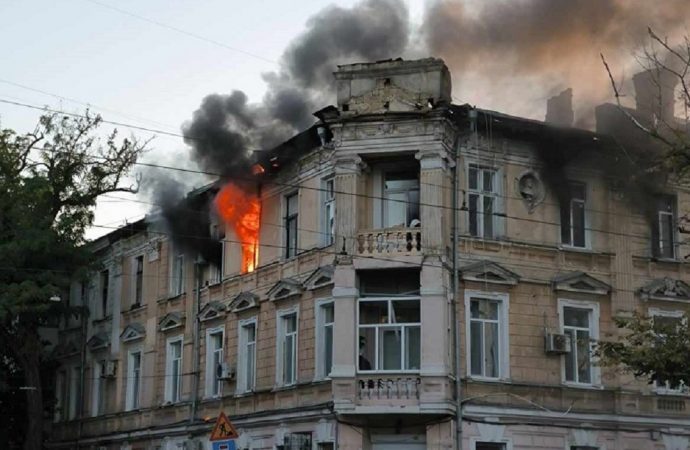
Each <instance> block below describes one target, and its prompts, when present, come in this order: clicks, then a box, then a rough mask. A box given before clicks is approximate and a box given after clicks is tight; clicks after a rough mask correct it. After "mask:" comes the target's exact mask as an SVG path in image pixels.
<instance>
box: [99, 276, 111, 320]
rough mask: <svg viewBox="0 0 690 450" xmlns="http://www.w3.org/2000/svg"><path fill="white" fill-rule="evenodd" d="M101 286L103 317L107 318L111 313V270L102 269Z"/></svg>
mask: <svg viewBox="0 0 690 450" xmlns="http://www.w3.org/2000/svg"><path fill="white" fill-rule="evenodd" d="M99 284H100V287H101V317H103V318H105V317H107V316H108V314H110V301H109V299H108V297H109V296H108V288H109V287H110V272H109V271H108V270H101V273H100V277H99Z"/></svg>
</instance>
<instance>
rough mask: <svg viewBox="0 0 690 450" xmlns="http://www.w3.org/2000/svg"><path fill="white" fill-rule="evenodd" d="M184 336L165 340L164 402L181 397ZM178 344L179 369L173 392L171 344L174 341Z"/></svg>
mask: <svg viewBox="0 0 690 450" xmlns="http://www.w3.org/2000/svg"><path fill="white" fill-rule="evenodd" d="M183 338H184V336H182V335H180V336H174V337H171V338H168V339H167V340H166V342H165V402H166V403H177V402H179V401H181V399H182V382H183V380H184V378H183V376H182V370H183V368H184V339H183ZM178 342H179V344H180V358H179V366H180V367H179V369H178V378H179V379H178V381H177V392H173V384H174V380H173V364H174V361H173V360H172V348H173V347H172V346H173V345H174V344H176V343H178Z"/></svg>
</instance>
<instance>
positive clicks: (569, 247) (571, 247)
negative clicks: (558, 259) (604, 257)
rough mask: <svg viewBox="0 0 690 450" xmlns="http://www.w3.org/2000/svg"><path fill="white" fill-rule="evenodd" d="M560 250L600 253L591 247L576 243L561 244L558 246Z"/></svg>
mask: <svg viewBox="0 0 690 450" xmlns="http://www.w3.org/2000/svg"><path fill="white" fill-rule="evenodd" d="M558 249H559V250H562V251H566V252H575V253H599V252H595V251H594V250H592V248H591V247H576V246H574V245H566V244H560V245H559V246H558Z"/></svg>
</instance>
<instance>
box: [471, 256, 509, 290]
mask: <svg viewBox="0 0 690 450" xmlns="http://www.w3.org/2000/svg"><path fill="white" fill-rule="evenodd" d="M460 274H461V277H462V279H463V280H465V281H480V282H482V283H494V284H507V285H510V286H514V285H516V284H517V283H518V281H520V275H518V274H516V273H515V272H513V271H511V270H508V269H506V268H505V267H503V266H501V265H500V264H498V263H495V262H492V261H479V262H476V263H472V264H469V265H467V266H464V267H461V268H460Z"/></svg>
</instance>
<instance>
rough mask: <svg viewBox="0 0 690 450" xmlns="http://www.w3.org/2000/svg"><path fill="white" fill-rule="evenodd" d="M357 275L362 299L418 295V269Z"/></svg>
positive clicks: (360, 273) (369, 272)
mask: <svg viewBox="0 0 690 450" xmlns="http://www.w3.org/2000/svg"><path fill="white" fill-rule="evenodd" d="M358 275H359V281H360V286H359V292H360V294H361V295H362V296H363V297H374V296H394V295H409V296H413V295H414V296H416V295H419V270H418V269H411V270H410V269H384V270H363V271H361V272H358Z"/></svg>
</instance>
